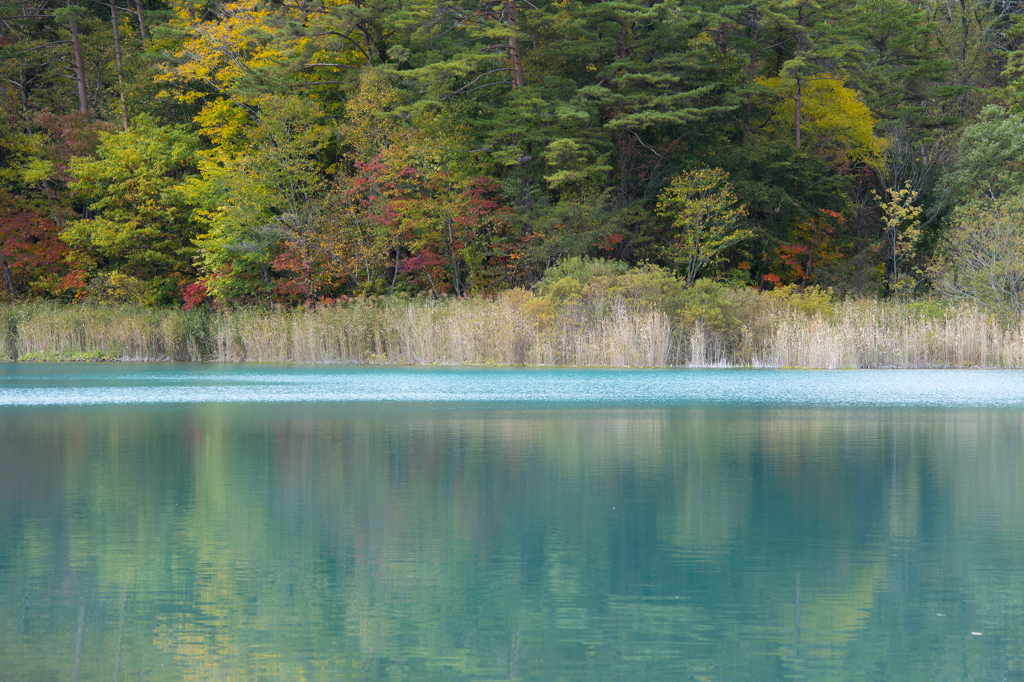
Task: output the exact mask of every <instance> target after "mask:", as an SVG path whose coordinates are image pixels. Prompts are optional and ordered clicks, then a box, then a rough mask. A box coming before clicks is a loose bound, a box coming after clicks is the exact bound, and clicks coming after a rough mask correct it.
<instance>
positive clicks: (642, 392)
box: [0, 364, 1024, 680]
mask: <svg viewBox="0 0 1024 682" xmlns="http://www.w3.org/2000/svg"><path fill="white" fill-rule="evenodd" d="M1022 435H1024V373H1020V372H978V371H959V372H944V371H913V372H911V371H907V372H902V371H882V372H867V371H859V372H796V371H787V372H774V371H750V372H748V371H672V370H662V371H616V370H586V371H578V370H463V369H421V370H408V369H399V368H380V369H374V368H359V369H349V368H341V369H339V368H296V367H258V368H253V367H251V366H231V367H227V366H211V365H205V366H187V365H181V366H175V365H120V364H119V365H0V438H2V448H3V450H2V454H0V680H51V679H53V680H94V679H95V680H110V679H112V678H113V679H116V680H139V679H143V680H183V679H195V680H215V679H225V680H226V679H232V680H255V679H265V680H295V679H310V680H334V679H359V680H365V679H371V680H385V679H387V680H390V679H395V680H398V679H402V680H404V679H409V680H421V679H437V680H449V679H455V680H459V679H465V680H495V679H524V680H557V679H564V680H584V679H587V680H591V679H593V680H623V679H628V680H658V679H665V680H687V679H693V680H697V679H701V680H703V679H716V680H717V679H730V680H776V679H799V680H823V679H836V680H840V679H842V680H847V679H852V680H1011V679H1024V457H1022Z"/></svg>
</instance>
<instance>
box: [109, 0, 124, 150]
mask: <svg viewBox="0 0 1024 682" xmlns="http://www.w3.org/2000/svg"><path fill="white" fill-rule="evenodd" d="M110 24H111V25H112V26H113V27H114V57H115V61H116V62H117V85H118V89H119V91H120V94H121V125H122V126H124V130H125V132H128V102H127V100H126V99H125V96H124V71H123V68H122V59H121V27H120V26H118V24H117V5H115V4H114V0H110Z"/></svg>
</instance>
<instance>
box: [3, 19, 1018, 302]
mask: <svg viewBox="0 0 1024 682" xmlns="http://www.w3.org/2000/svg"><path fill="white" fill-rule="evenodd" d="M0 5H2V8H0V109H2V112H0V127H2V135H0V182H2V183H3V184H2V189H0V254H2V262H0V270H2V280H3V281H2V285H3V286H2V289H3V292H4V293H3V295H4V296H6V297H25V296H45V297H57V298H63V299H65V300H83V299H92V300H121V301H138V302H144V303H154V304H155V303H170V302H177V303H179V304H180V303H184V304H185V305H186V306H192V305H197V304H201V303H205V302H213V303H219V304H231V303H252V302H266V301H277V302H281V303H301V302H309V301H314V300H324V299H337V298H339V297H342V296H350V295H356V294H371V293H387V292H402V291H405V292H410V293H413V292H430V293H432V294H434V295H445V294H451V295H460V296H462V295H469V294H474V293H486V292H490V291H494V290H497V289H502V288H509V287H514V286H521V285H525V286H531V285H533V284H534V283H536V282H537V281H538V280H539V279H540V278H541V277H542V276H543V273H544V271H545V269H547V268H549V267H551V266H552V265H554V264H556V263H558V262H560V261H562V260H563V259H565V258H568V257H578V256H584V257H592V258H605V259H610V260H617V261H623V262H626V263H630V264H638V263H645V262H646V263H653V264H657V265H660V266H662V267H664V268H666V269H668V270H671V271H673V272H675V273H676V274H678V275H679V276H680V277H681V278H682V279H684V280H685V281H686V282H689V283H692V282H693V281H695V279H696V278H698V277H715V278H718V279H719V280H721V281H725V282H732V283H734V284H736V285H739V286H743V285H746V286H753V287H758V288H760V289H770V288H773V287H775V286H779V285H785V284H795V285H799V286H805V285H809V284H816V285H821V286H831V287H833V288H834V289H835V290H836V291H837V292H840V293H849V294H857V295H869V296H916V295H923V294H929V293H932V292H939V293H941V294H943V295H947V296H953V297H968V298H974V299H978V300H983V301H985V302H996V303H998V304H1000V305H1008V306H1010V307H1011V308H1015V309H1016V310H1018V311H1019V310H1020V305H1021V298H1022V297H1021V295H1020V294H1021V290H1022V289H1024V265H1022V261H1024V228H1022V222H1024V198H1022V197H1024V169H1022V167H1021V158H1022V152H1024V118H1022V116H1021V115H1020V114H1018V113H1017V110H1018V108H1019V107H1020V103H1021V101H1022V100H1021V94H1022V90H1024V87H1022V81H1021V80H1020V75H1021V73H1022V69H1024V59H1022V58H1021V55H1022V54H1024V52H1022V51H1020V50H1019V49H1018V48H1020V47H1021V41H1022V38H1024V32H1022V30H1021V26H1022V25H1021V24H1020V17H1021V16H1022V15H1024V5H1021V4H1019V3H1018V2H1017V0H1010V1H1003V0H1000V1H997V0H958V1H957V2H953V1H952V0H912V1H910V0H766V1H764V2H753V3H746V4H743V3H741V4H730V3H728V2H725V1H724V0H701V1H699V2H696V3H693V4H684V3H681V2H678V1H677V0H612V1H607V2H579V1H575V0H553V1H543V2H527V1H526V0H465V1H463V2H451V1H440V0H376V1H371V2H366V1H364V0H353V1H349V0H344V1H340V2H339V1H335V0H280V1H278V0H269V1H267V2H263V1H261V0H239V1H236V2H224V3H212V2H201V1H199V0H189V1H187V2H186V1H182V2H177V1H176V0H172V1H171V2H165V1H164V0H132V1H131V2H130V3H129V2H128V0H109V2H99V1H98V0H96V1H92V2H87V1H86V0H3V2H0Z"/></svg>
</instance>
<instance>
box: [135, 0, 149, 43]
mask: <svg viewBox="0 0 1024 682" xmlns="http://www.w3.org/2000/svg"><path fill="white" fill-rule="evenodd" d="M135 13H136V14H137V15H138V17H139V36H140V37H141V38H142V44H143V45H145V44H146V41H147V40H149V36H148V35H147V34H146V15H145V14H143V13H142V0H135Z"/></svg>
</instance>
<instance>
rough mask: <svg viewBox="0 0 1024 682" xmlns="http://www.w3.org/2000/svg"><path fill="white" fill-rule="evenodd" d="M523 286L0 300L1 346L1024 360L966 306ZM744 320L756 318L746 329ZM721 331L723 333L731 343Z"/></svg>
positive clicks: (1021, 348)
mask: <svg viewBox="0 0 1024 682" xmlns="http://www.w3.org/2000/svg"><path fill="white" fill-rule="evenodd" d="M528 299H529V295H523V292H519V293H518V294H509V295H505V296H502V297H499V298H497V299H459V300H455V299H451V300H442V301H412V302H410V301H407V300H402V299H397V298H394V299H378V300H375V301H369V302H365V301H364V302H359V303H353V304H349V305H344V306H333V307H321V308H317V309H312V310H303V309H299V310H293V311H257V310H233V311H226V312H220V313H209V312H205V311H189V312H184V311H180V310H170V309H164V310H151V309H145V308H135V307H128V306H121V307H84V306H57V305H48V304H32V305H15V306H12V305H8V306H0V350H5V351H6V354H8V355H9V356H11V357H15V358H19V359H22V360H76V359H78V360H120V361H161V360H174V361H200V360H209V361H217V362H293V363H312V364H397V365H427V364H449V365H450V364H469V365H539V366H544V365H575V366H603V367H673V366H674V367H730V366H732V367H735V366H746V367H750V366H754V367H808V368H822V369H834V368H874V367H905V368H918V367H1024V326H1022V325H1021V324H1019V323H1018V324H1012V325H1006V324H1001V323H1000V322H999V321H998V320H997V319H996V318H994V317H993V316H991V315H989V314H987V313H984V312H982V311H979V310H976V309H973V308H969V307H964V308H959V309H955V310H953V311H950V312H948V313H947V314H946V315H945V316H943V317H934V316H931V317H929V316H924V315H921V314H918V313H917V312H915V311H914V309H913V308H912V307H910V306H905V305H900V304H893V303H877V302H870V301H856V302H847V303H844V304H841V305H840V306H838V307H837V308H836V310H835V311H834V312H833V313H832V314H831V315H828V316H825V315H821V314H818V315H815V316H809V315H806V314H803V313H800V312H798V311H795V310H792V309H789V308H787V307H785V306H782V307H780V306H777V305H773V304H769V303H766V305H765V307H764V310H763V311H761V312H759V315H760V316H761V317H760V318H759V319H758V320H756V321H754V322H756V323H751V324H748V325H747V326H746V327H744V329H743V330H742V334H741V335H740V337H741V339H742V340H741V341H739V342H737V341H736V339H735V338H734V339H733V340H732V341H731V342H726V341H725V340H723V339H721V338H718V337H717V336H716V335H714V334H713V333H711V332H709V331H707V330H706V329H704V328H703V327H702V326H701V325H699V324H697V325H695V326H691V327H679V326H673V324H672V323H671V321H670V319H669V317H668V316H667V315H666V314H665V313H663V312H661V311H659V310H656V309H654V308H652V307H650V306H643V305H637V304H635V303H634V304H629V303H626V302H623V301H616V302H614V303H613V304H612V305H610V306H608V308H607V309H606V310H605V311H604V312H603V313H601V314H595V313H594V311H593V310H589V309H582V308H568V309H566V310H563V311H562V312H561V313H560V314H559V315H557V316H556V318H555V319H554V320H545V321H544V323H543V324H542V323H541V321H539V320H537V319H535V318H534V317H533V316H532V315H531V313H530V309H529V306H528V305H526V302H527V301H528ZM753 329H760V330H767V331H766V332H765V331H762V332H761V333H760V334H759V335H755V333H754V332H753V331H752V330H753ZM730 343H731V345H730Z"/></svg>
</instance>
